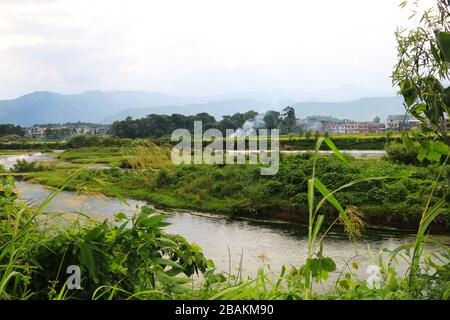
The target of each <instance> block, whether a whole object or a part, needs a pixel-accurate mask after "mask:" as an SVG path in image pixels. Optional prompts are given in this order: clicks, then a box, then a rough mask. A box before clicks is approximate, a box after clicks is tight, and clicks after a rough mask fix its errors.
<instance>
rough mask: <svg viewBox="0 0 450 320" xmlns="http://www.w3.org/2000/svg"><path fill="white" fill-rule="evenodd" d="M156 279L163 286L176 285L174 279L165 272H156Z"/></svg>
mask: <svg viewBox="0 0 450 320" xmlns="http://www.w3.org/2000/svg"><path fill="white" fill-rule="evenodd" d="M155 278H156V280H157V281H158V282H160V283H161V284H163V285H171V284H174V283H175V282H174V280H173V279H172V277H169V276H168V275H167V274H166V273H165V272H163V271H156V272H155Z"/></svg>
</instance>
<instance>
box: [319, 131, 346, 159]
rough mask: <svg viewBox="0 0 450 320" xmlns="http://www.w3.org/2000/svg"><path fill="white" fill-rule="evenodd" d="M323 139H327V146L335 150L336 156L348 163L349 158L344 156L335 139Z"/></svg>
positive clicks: (325, 139)
mask: <svg viewBox="0 0 450 320" xmlns="http://www.w3.org/2000/svg"><path fill="white" fill-rule="evenodd" d="M323 141H325V143H326V144H327V146H328V147H329V148H330V149H331V150H332V151H333V152H334V154H335V155H336V157H338V158H339V159H341V160H342V161H343V162H345V163H348V161H347V159H346V158H345V157H344V156H343V154H342V153H341V152H340V151H339V149H338V148H336V145H335V144H334V143H333V141H332V140H331V139H330V138H328V137H326V138H324V139H323Z"/></svg>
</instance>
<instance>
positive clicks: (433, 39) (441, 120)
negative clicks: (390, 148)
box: [392, 0, 450, 161]
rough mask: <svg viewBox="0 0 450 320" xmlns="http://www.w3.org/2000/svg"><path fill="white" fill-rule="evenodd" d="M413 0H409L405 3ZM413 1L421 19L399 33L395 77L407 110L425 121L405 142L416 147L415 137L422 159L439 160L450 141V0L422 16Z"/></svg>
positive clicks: (440, 2) (438, 1)
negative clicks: (449, 126)
mask: <svg viewBox="0 0 450 320" xmlns="http://www.w3.org/2000/svg"><path fill="white" fill-rule="evenodd" d="M409 4H410V3H409V1H408V0H406V1H404V2H403V3H402V7H406V6H408V5H409ZM412 5H413V6H414V8H413V9H412V11H413V15H412V18H418V21H419V22H418V25H417V26H415V27H411V28H404V29H401V30H398V31H397V33H396V38H397V51H398V63H397V64H396V65H395V67H394V71H393V74H392V79H393V83H394V85H396V86H398V87H399V93H400V94H401V95H402V96H403V99H404V106H405V108H406V111H407V112H408V113H409V114H411V115H412V116H413V117H415V118H416V119H417V120H419V121H421V123H422V124H421V126H420V127H419V128H418V129H416V130H414V131H412V132H410V133H408V134H407V133H405V134H404V141H405V145H406V146H407V147H408V148H412V147H413V144H412V142H411V140H410V137H412V138H413V139H415V140H416V141H418V142H419V144H420V148H421V150H420V152H419V160H423V159H425V158H427V159H428V160H430V161H438V160H439V159H440V158H441V156H442V155H448V152H449V151H448V145H450V139H449V136H448V134H447V132H446V125H448V124H447V121H448V119H449V116H450V86H449V87H445V85H448V81H449V80H450V73H449V68H450V3H449V1H448V0H436V5H435V7H433V8H430V9H428V10H425V11H424V12H423V13H422V14H421V15H420V16H418V15H419V12H420V11H419V10H418V7H417V6H418V4H417V3H416V1H414V2H413V3H412ZM445 83H446V84H445ZM444 84H445V85H444ZM431 137H436V139H433V138H431Z"/></svg>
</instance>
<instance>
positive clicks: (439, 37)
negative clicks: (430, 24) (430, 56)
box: [435, 31, 450, 63]
mask: <svg viewBox="0 0 450 320" xmlns="http://www.w3.org/2000/svg"><path fill="white" fill-rule="evenodd" d="M435 35H436V42H437V44H438V46H439V49H440V50H441V53H442V56H443V57H444V60H445V61H447V62H448V63H450V33H448V32H441V31H435Z"/></svg>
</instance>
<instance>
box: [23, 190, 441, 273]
mask: <svg viewBox="0 0 450 320" xmlns="http://www.w3.org/2000/svg"><path fill="white" fill-rule="evenodd" d="M16 187H17V190H18V192H19V195H20V199H21V201H24V202H26V203H28V204H30V205H38V204H40V203H41V202H42V201H43V199H45V198H46V197H47V196H48V195H49V194H50V193H51V192H52V191H51V189H48V188H46V187H44V186H42V185H39V184H33V183H29V182H21V181H18V182H16ZM127 201H128V205H126V204H124V203H122V202H120V201H119V200H117V199H115V198H110V197H105V196H101V195H86V194H77V193H74V192H69V191H64V192H62V193H61V194H59V195H58V196H57V197H56V198H54V199H53V200H52V201H51V203H50V204H49V205H48V206H47V208H46V210H47V211H48V212H58V213H60V212H61V213H62V212H65V213H71V212H83V213H85V214H88V215H89V216H90V217H92V218H93V219H97V220H103V219H112V218H113V216H114V214H116V213H118V212H123V213H126V214H127V215H133V214H136V213H137V212H138V211H139V207H140V206H142V205H146V203H144V202H142V201H136V200H132V199H128V200H127ZM166 213H167V221H168V222H170V225H169V226H167V227H166V231H167V232H169V233H176V234H180V235H182V236H184V237H185V238H186V239H187V240H189V241H191V242H195V243H197V244H198V245H200V246H201V247H202V248H203V251H204V253H205V255H206V256H207V257H208V258H210V259H212V260H213V261H214V262H215V264H216V266H217V268H218V269H219V270H221V271H226V272H228V271H229V270H231V271H232V272H234V273H236V271H237V269H238V267H239V265H240V260H241V258H242V266H243V274H244V275H249V276H254V275H255V274H256V272H257V270H258V268H259V267H260V266H265V267H266V269H267V270H272V271H273V272H275V273H276V272H278V271H279V270H280V269H281V266H282V265H283V264H285V265H292V266H298V265H300V264H301V263H303V262H304V259H305V256H306V239H307V231H306V228H305V227H304V226H300V225H295V224H284V223H274V222H261V221H251V220H245V219H229V218H227V217H221V216H217V215H207V214H204V213H198V212H192V211H179V210H170V211H167V212H166ZM72 217H73V218H74V217H76V214H72ZM436 237H437V236H436ZM413 238H414V235H413V234H411V233H407V232H400V231H389V232H388V231H379V230H378V231H373V230H372V231H367V232H365V234H364V236H363V238H362V239H361V240H359V241H358V242H352V241H349V240H348V239H347V237H346V236H345V235H344V234H343V233H342V232H340V231H333V232H331V233H330V234H329V236H327V238H326V240H325V243H324V252H325V255H327V256H330V257H332V258H334V259H335V261H336V263H337V266H338V270H343V269H345V266H346V265H348V264H349V262H352V261H356V262H358V263H360V264H361V268H360V269H358V270H353V271H354V272H356V273H357V274H358V276H359V277H360V278H364V277H367V274H366V269H367V266H369V265H371V264H373V262H372V261H373V259H376V255H377V254H378V252H379V251H380V250H382V249H383V248H390V249H393V248H396V247H398V246H400V245H403V244H405V243H411V242H412V241H413ZM438 238H439V239H440V240H442V241H445V242H450V237H447V236H440V237H438ZM405 270H406V269H405V267H404V266H400V271H401V272H404V271H405ZM336 276H337V274H335V275H334V277H336Z"/></svg>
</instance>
